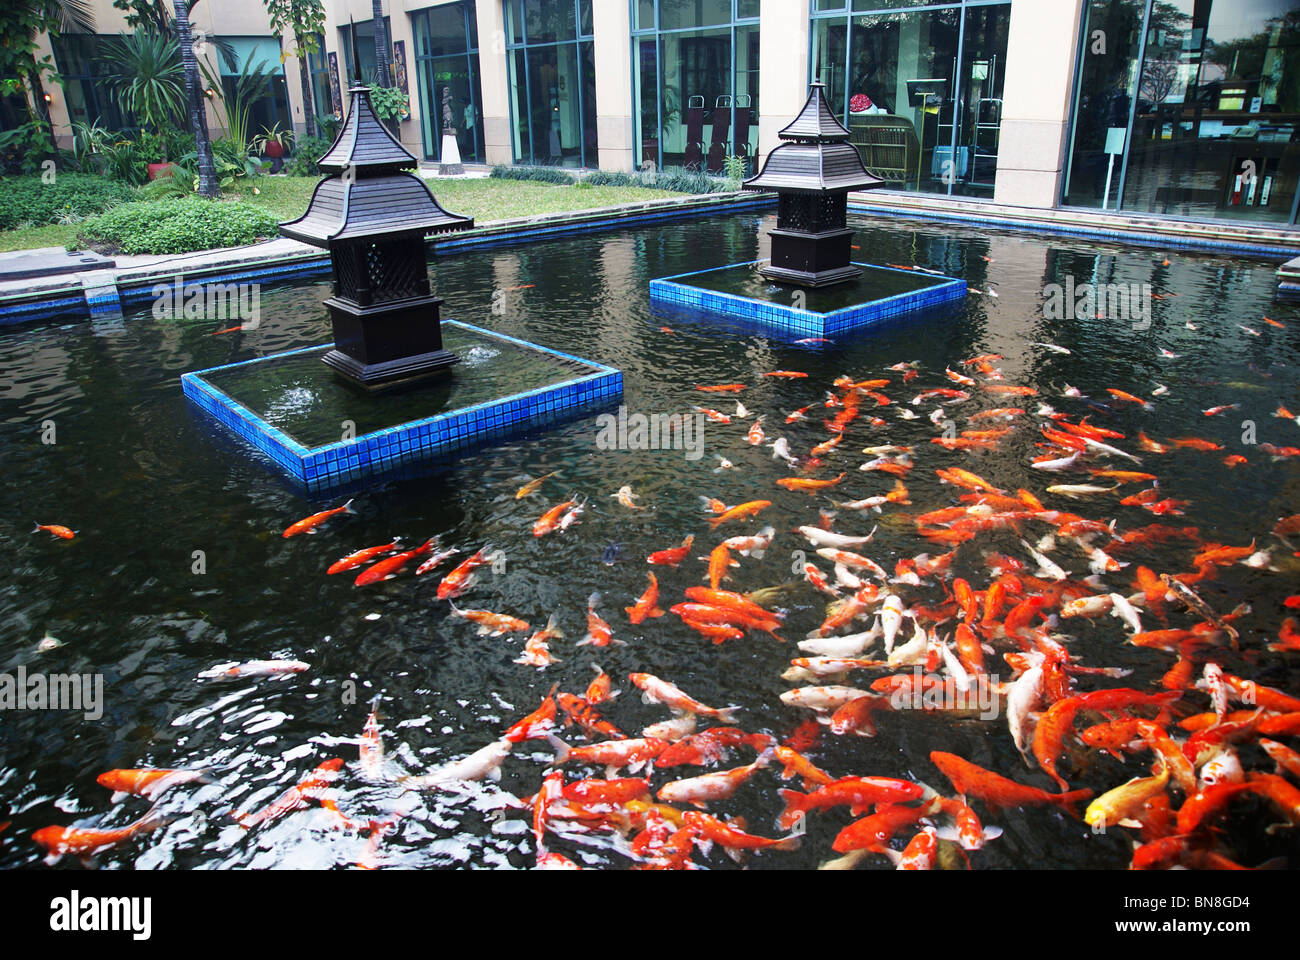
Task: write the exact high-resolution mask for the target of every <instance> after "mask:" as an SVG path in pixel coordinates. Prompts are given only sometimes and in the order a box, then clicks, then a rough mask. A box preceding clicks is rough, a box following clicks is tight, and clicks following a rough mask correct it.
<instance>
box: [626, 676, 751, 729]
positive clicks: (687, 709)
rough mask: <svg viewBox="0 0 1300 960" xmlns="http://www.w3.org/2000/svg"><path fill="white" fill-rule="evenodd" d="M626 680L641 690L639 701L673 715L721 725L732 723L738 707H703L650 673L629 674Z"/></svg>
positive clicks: (675, 687) (672, 685) (670, 684)
mask: <svg viewBox="0 0 1300 960" xmlns="http://www.w3.org/2000/svg"><path fill="white" fill-rule="evenodd" d="M628 679H629V680H631V681H632V683H633V684H635V685H636V686H637V687H638V688H639V689H640V690H641V699H643V700H644V701H645V702H647V703H660V704H663V705H664V706H665V707H667V708H668V709H669V710H672V711H673V712H674V713H693V714H696V715H697V716H702V717H713V718H714V719H716V720H720V721H721V722H723V723H734V722H735V714H736V711H737V710H739V709H740V707H734V706H733V707H724V708H721V709H719V708H716V707H709V706H705V705H704V704H703V703H700V701H698V700H696V699H695V698H693V697H690V696H688V695H687V694H685V693H683V692H682V691H681V690H680V689H679V688H678V687H677V686H675V685H674V684H672V683H669V682H668V681H667V680H661V679H659V678H658V677H656V676H655V675H654V674H650V673H630V674H628Z"/></svg>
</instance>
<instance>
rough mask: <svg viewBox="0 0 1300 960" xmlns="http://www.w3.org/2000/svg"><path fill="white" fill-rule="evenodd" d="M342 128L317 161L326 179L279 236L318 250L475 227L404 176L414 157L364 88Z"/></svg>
mask: <svg viewBox="0 0 1300 960" xmlns="http://www.w3.org/2000/svg"><path fill="white" fill-rule="evenodd" d="M350 92H351V93H352V94H353V96H352V107H351V110H350V111H349V112H348V117H347V120H346V122H345V123H344V124H343V129H342V130H341V131H339V135H338V137H337V138H336V139H335V140H334V143H333V144H332V145H331V146H330V148H329V150H328V151H326V153H325V155H324V156H323V157H321V159H320V160H319V161H318V164H319V166H320V167H321V169H323V170H326V171H330V172H331V173H330V175H329V176H327V177H325V178H324V179H323V180H321V182H320V183H318V184H317V185H316V190H315V192H314V193H313V194H312V198H311V203H310V204H309V205H308V207H307V211H306V213H304V214H303V215H302V216H301V217H299V218H298V219H296V220H289V221H286V222H285V223H282V224H280V233H282V234H283V235H284V236H286V237H292V238H294V239H295V240H301V241H303V242H304V243H310V244H312V245H313V246H317V247H328V246H329V245H330V244H331V243H335V242H337V241H341V240H344V241H346V240H361V239H364V238H367V237H380V238H382V237H383V236H385V235H388V234H397V233H414V232H420V233H424V234H426V235H427V234H433V233H450V232H453V231H457V230H468V229H470V228H471V227H473V226H474V220H473V218H472V217H462V216H458V215H457V214H454V213H448V212H447V211H446V210H444V209H443V208H442V206H441V205H440V204H439V203H438V201H437V200H436V199H434V197H433V194H431V193H430V192H429V188H428V187H427V186H426V185H425V183H424V181H423V180H422V179H421V178H420V177H419V176H418V175H416V174H413V173H409V172H407V171H408V170H410V169H411V168H413V167H415V166H417V165H418V164H417V161H416V159H415V157H414V156H413V155H412V154H411V153H410V152H409V151H408V150H407V149H406V148H405V147H403V146H402V145H401V143H399V142H398V140H397V139H396V138H395V137H393V135H392V134H391V133H389V132H388V130H387V129H386V128H385V127H384V125H383V124H382V123H380V121H379V118H378V117H377V116H376V115H375V111H374V108H373V107H372V106H371V104H370V88H369V87H353V88H352V89H351V91H350Z"/></svg>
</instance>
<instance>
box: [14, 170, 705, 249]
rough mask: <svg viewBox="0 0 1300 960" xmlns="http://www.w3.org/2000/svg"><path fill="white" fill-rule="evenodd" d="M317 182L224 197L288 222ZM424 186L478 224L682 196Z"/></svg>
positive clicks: (275, 181)
mask: <svg viewBox="0 0 1300 960" xmlns="http://www.w3.org/2000/svg"><path fill="white" fill-rule="evenodd" d="M319 180H320V178H319V177H271V176H266V177H258V178H257V179H255V180H240V181H238V182H237V183H236V184H235V185H234V186H233V187H231V188H229V189H227V190H226V191H224V192H225V195H226V196H228V197H238V198H239V199H240V200H244V201H247V202H249V203H254V204H258V205H262V206H265V207H266V209H267V210H268V211H270V212H271V213H272V214H274V215H275V216H276V217H277V218H278V219H280V220H291V219H293V218H294V217H297V216H299V215H301V214H302V212H303V211H304V210H306V209H307V204H308V203H309V202H310V201H311V195H312V191H313V190H315V189H316V184H317V183H318V182H319ZM425 182H426V183H427V184H428V185H429V188H430V189H431V190H433V193H434V196H436V197H437V198H438V202H439V203H441V204H442V205H443V207H444V208H446V209H447V210H449V211H450V212H452V213H457V214H460V215H461V216H465V217H473V218H474V222H475V223H476V224H478V225H480V226H481V225H483V224H486V223H488V222H490V221H492V220H509V219H513V218H515V217H531V216H538V215H540V214H547V213H563V212H565V211H568V210H586V209H590V208H592V207H610V206H614V205H615V204H619V203H636V202H638V201H642V200H664V199H667V198H670V197H682V196H685V195H684V194H681V193H674V192H671V191H668V190H647V189H644V188H642V187H585V188H580V187H576V186H562V185H555V184H549V183H536V182H532V181H527V180H504V179H500V180H499V179H493V178H491V177H487V178H482V179H476V180H427V181H425ZM255 191H256V192H255ZM80 226H81V225H80V224H75V223H73V224H56V225H52V226H46V227H24V228H21V229H18V230H4V231H0V252H5V251H9V250H27V249H32V248H34V247H61V246H65V245H67V244H69V243H73V242H74V241H75V240H76V237H77V232H78V231H79V229H80Z"/></svg>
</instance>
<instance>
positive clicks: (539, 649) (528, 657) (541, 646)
mask: <svg viewBox="0 0 1300 960" xmlns="http://www.w3.org/2000/svg"><path fill="white" fill-rule="evenodd" d="M563 637H564V633H563V632H562V631H561V630H560V628H559V627H557V626H556V625H555V614H551V616H550V619H549V620H547V621H546V626H545V627H543V628H542V629H541V630H538V631H537V632H536V633H534V634H533V635H532V636H531V637H529V638H528V639H527V640H525V641H524V652H523V653H522V654H521V655H520V656H519V657H518V659H516V660H515V661H514V662H515V663H522V664H524V665H525V666H529V667H547V666H550V665H551V664H552V663H559V662H560V660H559V658H558V657H555V656H553V655H552V654H551V649H550V647H549V646H547V643H546V642H547V641H548V640H557V639H561V638H563Z"/></svg>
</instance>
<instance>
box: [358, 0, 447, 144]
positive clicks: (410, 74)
mask: <svg viewBox="0 0 1300 960" xmlns="http://www.w3.org/2000/svg"><path fill="white" fill-rule="evenodd" d="M384 13H385V14H387V15H388V31H389V37H388V59H389V62H390V64H392V65H393V77H392V80H393V85H394V86H396V85H397V68H396V64H397V55H396V54H395V53H394V51H395V50H396V49H397V47H396V44H397V43H398V41H401V44H402V48H403V51H404V59H405V60H406V101H407V104H408V105H409V109H410V111H411V115H410V116H409V117H407V118H406V119H405V120H403V121H402V122H401V123H399V124H398V125H397V130H398V134H399V139H400V140H401V141H402V146H404V147H405V148H406V149H407V150H410V151H411V153H413V154H415V156H417V157H423V156H424V142H423V141H422V139H421V137H420V89H419V87H418V86H417V85H416V76H415V33H414V31H413V30H412V29H411V16H410V14H409V13H407V12H406V9H405V7H404V6H403V5H402V4H401V3H397V2H395V0H386V2H385V3H384ZM366 19H367V20H368V19H370V18H369V17H367V18H366ZM434 122H435V123H436V120H435V121H434Z"/></svg>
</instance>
